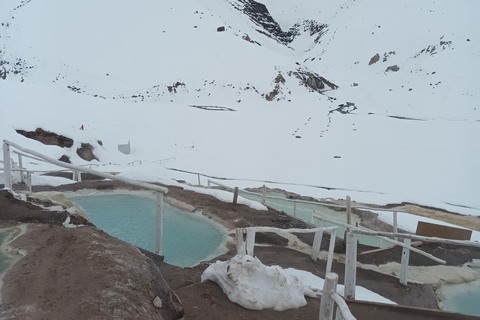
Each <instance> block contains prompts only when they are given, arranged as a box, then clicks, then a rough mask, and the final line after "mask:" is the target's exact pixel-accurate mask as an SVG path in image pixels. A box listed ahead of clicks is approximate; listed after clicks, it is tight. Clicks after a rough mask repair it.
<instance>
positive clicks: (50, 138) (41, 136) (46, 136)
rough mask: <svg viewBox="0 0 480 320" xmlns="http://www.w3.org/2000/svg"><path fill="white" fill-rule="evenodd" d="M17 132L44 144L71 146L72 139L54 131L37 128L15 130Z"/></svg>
mask: <svg viewBox="0 0 480 320" xmlns="http://www.w3.org/2000/svg"><path fill="white" fill-rule="evenodd" d="M16 131H17V133H19V134H21V135H22V136H25V137H27V138H30V139H33V140H37V141H40V142H41V143H43V144H46V145H53V146H59V147H62V148H70V147H71V146H73V140H72V139H70V138H67V137H65V136H62V135H59V134H56V133H54V132H50V131H45V130H43V129H42V128H37V129H36V130H35V131H25V130H16Z"/></svg>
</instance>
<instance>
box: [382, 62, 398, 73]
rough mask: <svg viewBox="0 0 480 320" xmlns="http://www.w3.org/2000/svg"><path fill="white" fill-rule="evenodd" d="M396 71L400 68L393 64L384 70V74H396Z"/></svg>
mask: <svg viewBox="0 0 480 320" xmlns="http://www.w3.org/2000/svg"><path fill="white" fill-rule="evenodd" d="M398 70H400V67H399V66H397V65H396V64H395V65H393V66H389V67H388V68H387V69H386V70H385V72H387V71H393V72H397V71H398Z"/></svg>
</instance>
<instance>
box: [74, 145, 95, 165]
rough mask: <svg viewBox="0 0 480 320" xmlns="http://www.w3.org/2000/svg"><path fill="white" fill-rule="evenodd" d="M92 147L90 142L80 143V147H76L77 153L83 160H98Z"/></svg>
mask: <svg viewBox="0 0 480 320" xmlns="http://www.w3.org/2000/svg"><path fill="white" fill-rule="evenodd" d="M93 149H94V147H93V146H92V145H91V144H90V143H82V144H81V147H80V148H78V149H77V154H78V156H79V157H80V158H82V159H83V160H85V161H92V160H97V161H98V158H97V157H96V156H95V155H94V154H93Z"/></svg>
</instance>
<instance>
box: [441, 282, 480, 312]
mask: <svg viewBox="0 0 480 320" xmlns="http://www.w3.org/2000/svg"><path fill="white" fill-rule="evenodd" d="M442 295H443V297H444V300H443V309H444V310H447V311H452V312H460V313H465V314H472V315H476V316H480V304H479V302H480V280H477V281H472V282H468V283H462V284H456V285H444V286H442Z"/></svg>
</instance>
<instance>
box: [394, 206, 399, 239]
mask: <svg viewBox="0 0 480 320" xmlns="http://www.w3.org/2000/svg"><path fill="white" fill-rule="evenodd" d="M393 233H398V224H397V211H393ZM393 239H394V240H398V237H393Z"/></svg>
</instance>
